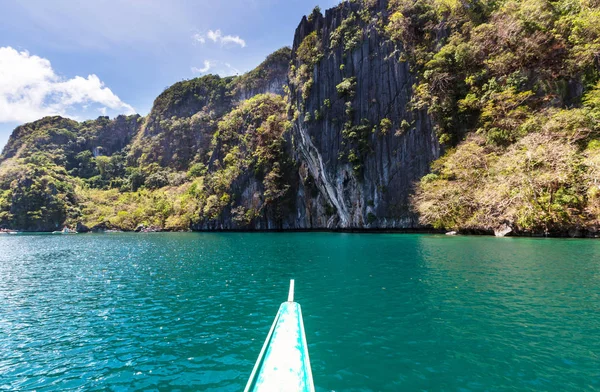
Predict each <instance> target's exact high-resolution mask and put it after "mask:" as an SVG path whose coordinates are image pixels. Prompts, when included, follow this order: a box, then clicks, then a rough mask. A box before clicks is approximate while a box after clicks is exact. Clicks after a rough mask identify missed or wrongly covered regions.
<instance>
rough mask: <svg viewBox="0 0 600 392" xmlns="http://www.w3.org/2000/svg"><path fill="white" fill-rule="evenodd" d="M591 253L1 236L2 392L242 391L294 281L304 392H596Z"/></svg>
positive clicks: (596, 309) (598, 363) (437, 239)
mask: <svg viewBox="0 0 600 392" xmlns="http://www.w3.org/2000/svg"><path fill="white" fill-rule="evenodd" d="M598 260H600V243H599V242H597V241H591V240H546V239H543V240H542V239H510V238H505V239H496V238H486V237H481V238H479V237H446V236H419V235H387V234H386V235H383V234H381V235H350V234H327V233H313V234H309V233H294V234H265V233H261V234H258V233H257V234H212V233H211V234H135V235H134V234H115V235H80V236H68V237H66V236H64V237H61V236H43V235H39V236H10V237H2V238H0V390H39V391H45V390H86V391H88V390H136V389H137V390H148V389H149V390H153V389H154V390H156V389H158V390H215V391H216V390H219V391H239V390H241V389H243V387H244V385H245V382H246V379H247V377H248V375H249V374H250V371H251V369H252V366H253V364H254V361H255V359H256V357H257V356H258V352H259V351H260V348H261V346H262V343H263V340H264V338H265V336H266V334H267V332H268V329H269V327H270V324H271V322H272V319H273V317H274V315H275V313H276V311H277V308H278V306H279V303H280V302H282V301H284V300H285V299H286V297H287V284H288V281H289V279H290V278H295V279H296V299H297V301H298V302H300V303H301V305H302V308H303V313H304V319H305V327H306V332H307V339H308V343H309V349H310V354H311V361H312V365H313V374H314V379H315V384H316V385H317V389H318V390H321V391H330V390H335V391H397V390H410V391H412V390H434V391H457V390H461V391H483V390H490V391H500V390H532V391H534V390H536V391H537V390H556V391H565V390H572V391H580V390H596V389H600V340H599V339H598V336H600V302H599V300H600V298H599V296H600V261H598Z"/></svg>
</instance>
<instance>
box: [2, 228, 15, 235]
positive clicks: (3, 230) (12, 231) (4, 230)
mask: <svg viewBox="0 0 600 392" xmlns="http://www.w3.org/2000/svg"><path fill="white" fill-rule="evenodd" d="M0 234H13V235H14V234H19V232H18V231H14V230H8V229H2V230H0Z"/></svg>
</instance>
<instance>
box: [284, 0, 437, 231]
mask: <svg viewBox="0 0 600 392" xmlns="http://www.w3.org/2000/svg"><path fill="white" fill-rule="evenodd" d="M386 3H387V2H384V1H380V2H379V3H378V4H375V5H373V6H372V7H371V8H369V7H367V6H366V5H362V6H361V5H359V3H351V2H344V3H342V4H340V5H339V6H338V7H336V8H334V9H331V10H328V11H327V12H326V13H325V16H322V15H321V13H319V12H315V13H313V14H312V15H310V17H308V18H307V17H305V18H303V19H302V22H301V23H300V25H299V27H298V29H297V30H296V35H295V37H294V47H293V54H292V58H293V60H292V61H293V69H292V71H291V72H290V75H291V77H290V91H291V95H292V98H291V100H292V103H293V105H294V106H295V109H296V111H297V112H296V113H295V121H294V127H293V132H292V137H291V142H292V144H293V150H294V151H295V156H296V159H297V162H298V165H299V176H300V187H299V192H298V198H297V215H296V219H295V222H293V224H291V225H292V226H295V227H299V228H330V229H333V228H342V229H354V228H411V227H416V226H417V225H418V223H417V218H416V216H415V215H414V213H413V212H411V208H410V203H409V195H410V194H411V191H412V187H413V183H414V182H415V181H417V180H419V179H420V178H421V177H422V176H423V175H424V174H426V173H427V172H428V170H429V165H430V163H431V162H432V161H433V160H434V159H436V158H437V157H438V156H439V153H440V148H439V145H438V142H437V138H436V136H435V133H434V131H433V127H432V124H431V120H430V119H429V117H428V116H427V114H426V112H425V110H411V109H410V108H409V103H410V101H411V97H412V86H413V84H414V83H415V77H414V75H413V74H411V72H410V68H409V64H408V62H403V61H400V57H401V54H402V50H403V49H402V48H401V47H397V46H396V45H395V44H394V43H392V42H391V41H390V40H389V39H388V38H387V37H386V36H385V34H383V32H382V31H381V29H380V28H379V27H378V24H377V21H378V20H379V19H380V18H385V17H386V16H385V14H386V12H387V7H386ZM307 51H308V52H309V53H308V56H307V53H306V52H307ZM315 57H317V59H318V60H317V61H315V60H314V59H315ZM307 66H308V68H309V69H308V70H306V67H307ZM303 68H304V70H303ZM303 73H304V74H303Z"/></svg>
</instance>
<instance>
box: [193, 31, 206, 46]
mask: <svg viewBox="0 0 600 392" xmlns="http://www.w3.org/2000/svg"><path fill="white" fill-rule="evenodd" d="M192 39H193V40H194V41H196V42H200V43H201V44H205V43H206V38H204V36H203V35H202V34H200V33H196V34H194V35H193V36H192Z"/></svg>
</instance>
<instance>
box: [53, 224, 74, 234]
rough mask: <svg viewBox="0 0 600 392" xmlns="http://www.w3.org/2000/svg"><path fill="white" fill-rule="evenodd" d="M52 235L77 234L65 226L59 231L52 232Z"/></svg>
mask: <svg viewBox="0 0 600 392" xmlns="http://www.w3.org/2000/svg"><path fill="white" fill-rule="evenodd" d="M52 234H77V232H76V231H75V230H71V229H69V228H68V227H67V226H65V227H64V228H63V229H62V230H61V231H53V232H52Z"/></svg>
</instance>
